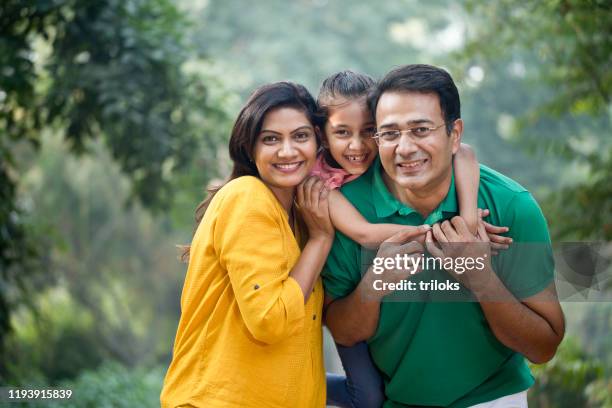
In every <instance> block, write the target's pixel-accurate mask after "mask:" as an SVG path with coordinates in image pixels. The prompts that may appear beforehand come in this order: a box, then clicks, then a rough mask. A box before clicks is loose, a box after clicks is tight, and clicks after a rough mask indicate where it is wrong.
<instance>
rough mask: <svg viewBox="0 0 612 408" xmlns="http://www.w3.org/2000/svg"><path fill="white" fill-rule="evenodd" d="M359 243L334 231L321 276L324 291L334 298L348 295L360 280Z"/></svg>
mask: <svg viewBox="0 0 612 408" xmlns="http://www.w3.org/2000/svg"><path fill="white" fill-rule="evenodd" d="M360 252H361V251H360V249H359V245H357V244H356V243H355V242H354V241H351V240H349V238H347V237H346V236H345V235H344V234H342V233H341V232H339V231H336V237H335V239H334V243H333V245H332V248H331V250H330V251H329V255H328V257H327V261H326V263H325V266H324V267H323V271H322V272H321V276H322V277H323V287H324V288H325V292H326V293H327V294H328V295H329V296H331V297H332V298H334V299H339V298H343V297H345V296H347V295H349V294H350V293H351V292H352V291H353V290H354V289H355V287H356V286H357V285H358V284H359V282H360V280H361V273H360V269H361V268H360V259H361V258H362V256H361V255H362V254H361V253H360Z"/></svg>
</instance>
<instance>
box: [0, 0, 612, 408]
mask: <svg viewBox="0 0 612 408" xmlns="http://www.w3.org/2000/svg"><path fill="white" fill-rule="evenodd" d="M406 63H430V64H435V65H439V66H442V67H445V68H446V69H448V70H449V71H450V72H451V73H452V75H453V77H454V78H455V79H456V81H457V83H458V86H459V88H460V94H461V98H462V105H463V118H464V120H465V123H466V129H465V133H464V141H465V142H467V143H469V144H470V145H472V146H473V148H474V149H475V150H476V153H477V155H478V158H479V160H480V161H481V162H483V163H484V164H487V165H489V166H490V167H493V168H494V169H496V170H498V171H500V172H502V173H504V174H506V175H508V176H510V177H512V178H514V179H515V180H517V181H518V182H520V183H521V184H523V185H524V186H526V187H527V188H528V189H529V190H530V191H531V192H532V193H533V194H534V195H535V196H536V198H537V199H538V201H539V202H540V203H541V206H542V207H543V210H544V212H545V215H546V216H547V219H548V221H549V225H550V230H551V234H552V236H553V239H554V240H555V242H561V241H589V242H603V243H604V246H605V247H607V248H609V247H610V245H609V241H610V238H611V237H612V182H611V181H610V180H611V178H612V158H611V155H612V137H611V136H612V132H611V130H612V127H611V120H612V103H611V100H610V93H611V92H610V91H611V88H612V74H611V67H612V6H611V3H610V2H608V1H604V0H600V1H598V0H590V1H589V0H582V1H581V0H541V1H537V0H524V1H508V0H500V1H495V2H488V1H484V0H483V1H476V0H462V1H442V0H431V1H427V2H425V1H421V2H419V1H416V0H393V1H386V2H380V3H379V2H370V1H349V0H296V1H292V2H287V1H281V0H269V1H257V2H247V1H238V0H224V1H221V0H209V1H206V0H194V1H187V0H181V1H178V2H173V1H170V0H99V1H86V0H37V1H34V0H22V1H20V0H4V1H2V4H1V5H0V268H1V269H0V384H1V385H14V386H24V387H29V388H30V387H43V386H57V387H68V388H71V389H73V390H74V394H73V395H74V396H73V399H72V400H71V402H70V403H63V404H58V405H57V406H62V407H64V406H74V407H102V406H107V407H128V406H130V407H132V406H142V407H145V406H156V405H157V404H158V396H159V392H160V388H161V383H162V380H163V375H164V373H165V369H166V368H167V365H168V362H169V360H170V358H171V351H172V344H173V338H174V334H175V330H176V326H177V322H178V318H179V314H180V305H179V301H180V294H181V287H182V282H183V279H184V274H185V269H186V267H185V265H184V264H181V263H180V262H178V260H177V255H178V252H177V249H176V247H175V245H176V244H183V243H187V242H188V241H189V240H190V237H191V232H192V227H193V216H194V209H195V206H196V205H197V203H198V202H200V201H201V199H202V198H203V197H204V194H205V192H204V191H205V190H204V189H205V187H206V186H207V185H208V184H209V183H210V182H211V181H212V180H215V179H217V180H218V179H223V178H224V177H225V176H226V175H227V174H228V171H229V169H230V162H229V159H228V154H227V140H228V137H229V133H230V128H231V125H232V121H233V119H234V118H235V116H236V115H237V112H238V110H239V108H240V106H241V104H242V103H243V102H244V101H245V99H246V97H247V96H248V94H249V92H250V91H251V90H253V89H254V88H255V87H256V86H258V85H260V84H263V83H265V82H270V81H278V80H293V81H297V82H300V83H303V84H304V85H306V86H307V87H308V88H309V89H310V90H311V92H312V93H313V94H315V95H316V92H317V90H318V86H319V84H320V82H321V80H322V79H323V78H325V77H326V76H328V75H329V74H331V73H333V72H335V71H338V70H342V69H354V70H358V71H362V72H366V73H369V74H371V75H373V76H375V77H380V76H381V75H383V74H384V73H385V72H386V71H388V70H389V69H391V68H392V67H394V66H397V65H402V64H406ZM607 253H608V254H609V253H610V252H609V251H608V252H607ZM608 260H609V259H608ZM608 265H609V263H608ZM563 308H564V310H565V312H566V316H567V326H568V327H567V335H566V338H565V340H564V342H563V343H562V345H561V347H560V350H559V352H558V354H557V356H556V357H555V358H554V359H553V360H552V361H551V362H550V363H548V364H546V365H543V366H534V367H533V368H534V371H535V372H536V377H537V383H536V385H535V386H534V387H533V389H532V390H531V391H530V403H531V405H530V406H532V407H542V408H547V407H572V408H574V407H603V406H606V407H610V406H612V380H611V377H610V373H611V370H612V353H611V351H612V350H611V349H612V336H611V335H610V327H611V325H612V303H610V302H605V301H598V302H597V301H595V302H579V301H573V302H564V303H563ZM327 340H329V338H327ZM326 358H327V360H328V361H329V364H330V368H331V369H333V370H338V369H339V368H338V366H337V360H336V359H335V358H334V355H333V345H331V344H330V342H329V341H327V343H326ZM440 380H441V381H444V373H440Z"/></svg>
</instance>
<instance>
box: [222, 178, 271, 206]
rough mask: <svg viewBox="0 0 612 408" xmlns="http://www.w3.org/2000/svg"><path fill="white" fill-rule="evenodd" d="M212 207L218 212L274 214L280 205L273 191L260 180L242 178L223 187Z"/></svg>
mask: <svg viewBox="0 0 612 408" xmlns="http://www.w3.org/2000/svg"><path fill="white" fill-rule="evenodd" d="M210 207H211V209H213V208H214V209H215V210H216V212H233V211H240V212H242V213H259V212H266V213H269V214H274V213H276V211H274V210H275V209H276V207H278V205H277V200H276V197H274V194H273V193H272V191H270V189H269V188H268V187H267V186H266V185H265V184H264V183H263V182H262V181H261V180H260V179H258V178H257V177H254V176H242V177H238V178H236V179H234V180H231V181H229V182H228V183H227V184H225V185H224V186H223V187H221V189H220V190H219V191H218V192H217V194H215V197H214V198H213V201H212V202H211V205H210Z"/></svg>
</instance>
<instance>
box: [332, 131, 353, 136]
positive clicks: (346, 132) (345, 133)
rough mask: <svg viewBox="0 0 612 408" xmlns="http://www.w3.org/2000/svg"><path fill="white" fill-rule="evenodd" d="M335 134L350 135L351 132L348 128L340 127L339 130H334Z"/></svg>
mask: <svg viewBox="0 0 612 408" xmlns="http://www.w3.org/2000/svg"><path fill="white" fill-rule="evenodd" d="M334 135H335V136H337V137H348V136H350V135H351V134H350V133H349V131H348V130H346V129H338V130H334Z"/></svg>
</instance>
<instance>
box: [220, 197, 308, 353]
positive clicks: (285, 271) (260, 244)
mask: <svg viewBox="0 0 612 408" xmlns="http://www.w3.org/2000/svg"><path fill="white" fill-rule="evenodd" d="M262 188H265V186H262ZM272 199H274V197H270V196H269V194H268V193H267V192H265V191H264V192H263V193H262V192H261V191H258V190H257V189H251V191H249V190H247V191H243V192H240V194H233V195H230V196H228V197H224V202H223V204H222V208H221V209H220V211H219V214H220V215H219V218H218V220H217V223H216V225H215V230H214V234H215V238H214V241H215V250H216V251H217V253H218V254H219V259H220V263H221V266H222V267H223V268H224V269H225V270H226V271H227V273H228V276H229V279H230V283H231V286H232V289H233V291H234V294H235V297H236V300H237V303H238V308H239V310H240V314H241V317H242V319H243V321H244V323H245V325H246V327H247V329H248V331H249V333H250V334H251V335H252V337H253V338H254V339H255V340H257V341H260V342H262V343H266V344H273V343H277V342H280V341H282V340H284V339H286V338H288V337H289V336H291V335H292V334H294V333H295V332H296V331H298V330H300V329H301V328H302V326H303V321H304V315H305V306H304V295H303V293H302V289H301V288H300V286H299V285H298V283H297V281H296V280H295V279H293V278H291V277H289V273H290V272H291V269H292V268H293V265H290V264H289V262H288V259H287V256H286V250H285V237H284V235H283V231H284V229H283V226H282V225H281V223H282V222H283V218H282V216H281V215H280V213H279V211H278V209H277V208H276V207H275V206H274V203H273V202H271V201H270V200H272Z"/></svg>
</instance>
